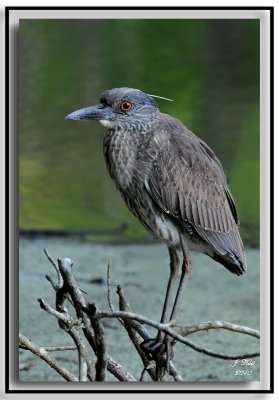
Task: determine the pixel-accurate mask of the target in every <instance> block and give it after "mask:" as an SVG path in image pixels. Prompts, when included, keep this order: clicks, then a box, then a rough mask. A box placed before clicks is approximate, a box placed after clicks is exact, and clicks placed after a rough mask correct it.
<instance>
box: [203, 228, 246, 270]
mask: <svg viewBox="0 0 279 400" xmlns="http://www.w3.org/2000/svg"><path fill="white" fill-rule="evenodd" d="M195 229H197V228H196V227H195ZM197 230H198V233H199V235H200V236H201V237H202V238H203V239H205V240H206V242H207V243H209V244H210V245H211V246H212V247H213V254H208V255H209V256H210V257H211V258H213V260H216V261H218V262H219V263H220V264H222V265H224V267H226V268H227V269H228V270H229V271H230V272H232V273H233V274H236V275H243V274H244V273H245V272H246V271H247V260H246V255H245V250H244V246H243V243H242V240H241V237H240V234H239V231H238V228H237V227H235V229H232V230H231V231H230V232H228V233H221V232H214V231H209V230H206V235H205V234H204V232H203V229H202V228H198V229H197ZM212 247H211V249H212Z"/></svg>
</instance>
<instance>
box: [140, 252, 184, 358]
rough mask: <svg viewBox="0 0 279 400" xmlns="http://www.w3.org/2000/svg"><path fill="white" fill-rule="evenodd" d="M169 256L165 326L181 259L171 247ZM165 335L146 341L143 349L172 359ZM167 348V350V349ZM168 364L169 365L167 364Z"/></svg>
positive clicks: (161, 333) (159, 333) (163, 315)
mask: <svg viewBox="0 0 279 400" xmlns="http://www.w3.org/2000/svg"><path fill="white" fill-rule="evenodd" d="M169 255H170V276H169V280H168V286H167V291H166V296H165V301H164V306H163V311H162V316H161V320H160V322H161V323H162V324H164V323H165V322H166V320H167V309H168V305H169V302H170V298H171V295H172V292H173V287H174V284H175V281H176V278H177V274H178V270H179V258H178V255H177V253H176V251H175V250H174V249H173V248H171V247H169ZM163 340H164V333H163V332H162V331H159V332H158V335H157V338H156V339H150V340H145V341H144V342H143V343H142V347H143V349H144V350H146V351H148V352H150V353H153V354H155V353H160V354H162V353H164V352H165V350H166V351H167V359H170V347H169V342H168V341H167V342H166V345H165V344H164V345H163ZM166 347H167V349H165V348H166ZM167 364H168V363H167Z"/></svg>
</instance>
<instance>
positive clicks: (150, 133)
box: [66, 87, 247, 353]
mask: <svg viewBox="0 0 279 400" xmlns="http://www.w3.org/2000/svg"><path fill="white" fill-rule="evenodd" d="M66 118H69V119H73V120H97V121H99V122H100V123H101V124H102V125H103V126H105V127H106V128H108V132H107V133H106V135H105V137H104V147H103V148H104V155H105V159H106V163H107V167H108V171H109V173H110V176H111V177H112V179H113V180H114V182H115V184H116V187H117V189H118V190H119V191H120V192H121V195H122V197H123V199H124V200H125V202H126V204H127V207H128V208H129V209H130V210H131V211H132V213H133V214H134V215H135V216H136V217H137V218H138V219H139V220H140V222H141V223H142V224H143V225H144V226H145V228H146V229H148V230H149V231H150V232H151V233H152V234H153V235H154V236H155V237H156V238H158V239H160V240H162V241H163V242H165V243H166V245H167V246H168V250H169V255H170V277H169V281H168V286H167V291H166V297H165V302H164V306H163V311H162V316H161V322H162V323H164V322H166V321H167V309H168V304H169V301H170V298H171V295H172V292H173V287H174V283H175V281H176V278H177V274H178V270H179V258H178V255H177V250H182V253H183V263H182V270H181V277H180V281H179V284H178V289H177V292H176V297H175V300H174V304H173V308H172V311H171V313H170V317H169V319H170V320H173V319H174V318H175V317H176V315H177V310H178V307H179V304H180V302H181V297H182V293H183V291H184V288H185V285H186V282H187V280H188V278H189V275H190V272H191V258H190V252H189V250H193V251H197V252H200V253H204V254H206V255H208V256H209V257H211V258H213V259H214V260H216V261H217V262H219V263H221V264H222V265H224V266H225V267H226V268H227V269H228V270H229V271H230V272H232V273H234V274H236V275H242V274H243V273H244V272H245V271H246V269H247V265H246V257H245V252H244V247H243V244H242V241H241V238H240V235H239V231H238V224H239V221H238V217H237V212H236V207H235V204H234V201H233V198H232V195H231V193H230V191H229V188H228V184H227V180H226V177H225V174H224V171H223V168H222V165H221V163H220V161H219V160H218V158H217V157H216V155H215V154H214V152H213V151H212V150H211V149H210V148H209V146H208V145H207V144H206V143H205V142H204V141H202V140H201V139H199V138H198V137H197V136H195V135H194V134H193V133H192V132H191V131H190V130H189V129H188V128H186V126H185V125H183V123H182V122H180V121H178V120H177V119H175V118H173V117H171V116H170V115H167V114H163V113H161V112H160V111H159V108H158V106H157V104H156V103H155V101H154V99H153V97H152V96H151V95H148V94H146V93H143V92H142V91H140V90H138V89H131V88H126V87H124V88H115V89H111V90H107V91H105V92H104V93H103V94H102V96H101V99H100V104H98V105H94V106H90V107H87V108H82V109H80V110H77V111H74V112H73V113H71V114H69V115H68V116H67V117H66ZM167 342H168V341H167V340H165V339H164V337H163V335H162V334H161V333H160V332H159V333H158V336H157V338H156V340H154V341H153V342H152V343H150V344H147V345H146V347H147V349H148V351H150V352H153V353H155V352H156V351H157V350H158V348H162V347H165V346H168V343H167Z"/></svg>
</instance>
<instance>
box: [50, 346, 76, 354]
mask: <svg viewBox="0 0 279 400" xmlns="http://www.w3.org/2000/svg"><path fill="white" fill-rule="evenodd" d="M43 348H44V349H45V351H48V352H49V353H50V352H53V351H67V350H77V348H76V346H52V347H43Z"/></svg>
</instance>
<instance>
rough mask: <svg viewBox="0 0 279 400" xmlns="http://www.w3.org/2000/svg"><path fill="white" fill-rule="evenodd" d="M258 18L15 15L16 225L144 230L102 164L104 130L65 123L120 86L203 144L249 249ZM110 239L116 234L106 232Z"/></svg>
mask: <svg viewBox="0 0 279 400" xmlns="http://www.w3.org/2000/svg"><path fill="white" fill-rule="evenodd" d="M259 29H260V26H259V20H217V19H216V20H21V22H20V44H19V55H20V227H21V228H22V229H30V228H39V229H45V228H50V229H58V228H59V229H66V230H67V229H93V230H94V229H96V230H102V229H105V230H109V229H114V228H117V227H121V226H122V224H123V222H125V223H127V226H126V227H125V228H124V229H121V232H120V233H119V232H118V235H117V240H119V239H120V236H121V237H122V238H123V239H124V240H126V239H127V240H129V239H146V238H147V236H148V233H147V232H146V231H145V229H144V228H142V227H141V225H140V224H139V223H138V222H137V220H136V219H135V218H134V217H133V216H132V215H131V214H130V212H129V211H128V210H127V209H126V206H125V205H124V203H123V201H122V199H121V197H120V195H119V193H118V192H117V190H116V189H115V187H114V184H113V183H112V182H111V180H110V178H109V176H108V173H107V171H106V166H105V162H104V159H103V153H102V140H103V136H104V132H105V129H104V128H103V127H101V126H100V125H99V124H98V123H94V122H78V123H77V122H75V123H74V122H73V121H69V120H65V118H64V117H65V116H66V115H67V114H69V113H70V112H72V111H74V110H76V109H78V108H82V107H85V106H88V105H91V104H95V103H98V102H99V96H100V94H101V93H102V92H103V91H104V90H105V89H108V88H113V87H121V86H128V87H133V88H138V89H141V90H143V91H145V92H147V93H151V94H155V95H159V96H165V97H169V98H171V99H174V101H173V102H167V101H163V100H158V101H157V102H158V104H159V107H160V109H161V111H162V112H165V113H168V114H171V115H173V116H174V117H176V118H178V119H180V120H181V121H183V122H184V124H185V125H186V126H187V127H188V128H189V129H191V130H192V131H193V132H194V133H196V134H197V135H198V136H199V137H201V138H202V139H203V140H205V141H206V142H207V143H208V144H209V145H210V146H211V147H212V148H213V150H214V151H215V153H216V154H217V156H218V157H219V158H220V160H221V162H222V164H223V166H224V169H225V172H226V174H227V177H228V181H229V185H230V188H231V191H232V193H233V196H234V199H235V202H236V205H237V208H238V211H239V216H240V220H241V233H242V236H243V239H244V241H245V243H246V245H248V246H257V245H258V244H259ZM115 239H116V238H115Z"/></svg>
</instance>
